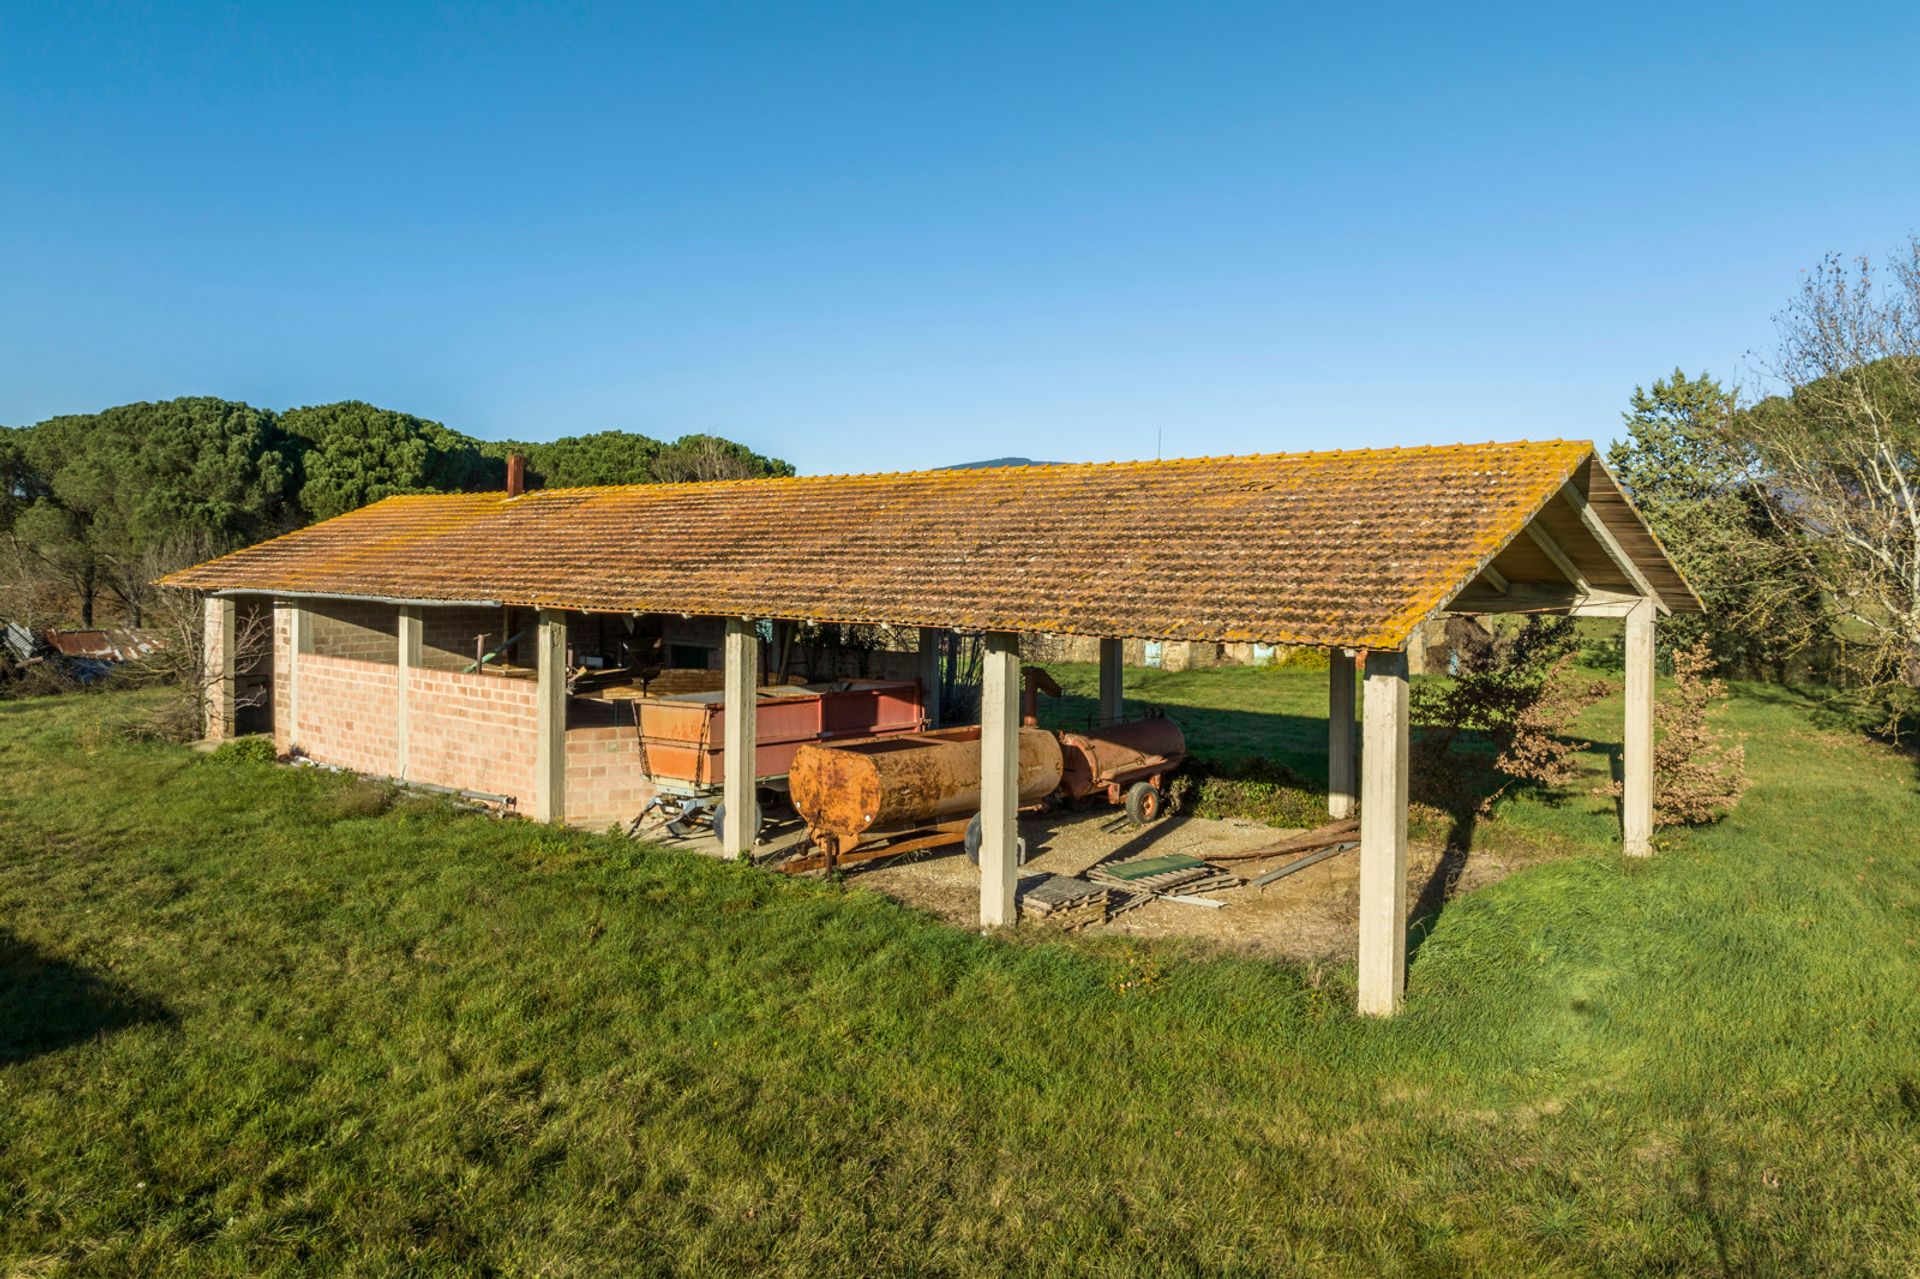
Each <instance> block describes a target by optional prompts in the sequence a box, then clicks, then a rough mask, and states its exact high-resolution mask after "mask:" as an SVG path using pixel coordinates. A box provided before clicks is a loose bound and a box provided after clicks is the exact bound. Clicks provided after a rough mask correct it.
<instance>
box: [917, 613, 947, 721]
mask: <svg viewBox="0 0 1920 1279" xmlns="http://www.w3.org/2000/svg"><path fill="white" fill-rule="evenodd" d="M946 647H947V632H945V631H936V630H934V629H933V628H932V627H931V626H922V627H921V628H920V695H921V697H922V698H923V699H924V700H925V703H926V712H927V727H928V728H938V727H940V657H941V654H943V653H944V652H945V651H946Z"/></svg>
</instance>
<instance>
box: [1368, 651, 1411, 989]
mask: <svg viewBox="0 0 1920 1279" xmlns="http://www.w3.org/2000/svg"><path fill="white" fill-rule="evenodd" d="M1362 713H1363V715H1364V716H1365V731H1366V742H1365V745H1364V746H1363V748H1362V749H1361V753H1360V761H1361V776H1360V997H1359V1006H1360V1011H1361V1012H1362V1013H1363V1014H1366V1015H1369V1016H1374V1017H1389V1016H1392V1015H1393V1014H1394V1013H1396V1012H1398V1011H1400V997H1401V994H1402V992H1403V991H1404V990H1405V989H1406V980H1407V734H1408V727H1407V655H1406V654H1405V653H1401V652H1370V653H1368V654H1367V693H1366V700H1365V702H1364V704H1363V708H1362Z"/></svg>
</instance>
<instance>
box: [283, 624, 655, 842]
mask: <svg viewBox="0 0 1920 1279" xmlns="http://www.w3.org/2000/svg"><path fill="white" fill-rule="evenodd" d="M428 615H429V616H431V615H432V614H431V611H429V614H428ZM489 616H491V617H492V618H495V619H497V618H498V616H499V614H498V613H497V612H492V613H490V614H489ZM470 620H478V619H468V618H462V619H459V622H458V625H465V624H467V623H468V622H469V621H470ZM496 625H497V622H496ZM273 642H274V669H275V672H276V674H277V675H280V676H282V678H276V679H275V680H274V687H273V712H274V714H273V724H274V744H275V746H276V747H277V748H278V749H279V750H281V751H282V752H285V751H287V750H289V749H291V748H292V747H293V746H295V745H298V746H299V747H300V749H301V752H302V753H303V754H305V755H306V756H307V757H308V758H310V759H313V760H316V761H318V762H320V763H323V764H333V765H336V766H338V767H341V768H349V769H352V770H353V771H355V772H360V773H369V774H373V775H375V776H380V777H391V776H393V775H394V774H395V773H396V772H397V771H398V759H397V751H398V732H399V729H398V725H399V705H398V701H397V698H398V696H399V688H398V682H397V681H398V676H399V673H400V672H399V669H398V668H397V667H395V666H392V665H388V664H386V663H381V662H360V661H353V660H351V659H347V658H340V657H328V656H325V655H323V654H318V653H301V654H298V655H295V654H294V653H293V651H292V650H293V624H292V610H291V609H290V608H288V607H286V606H285V605H282V606H281V607H280V608H279V609H277V610H276V612H275V617H274V636H273ZM466 660H467V661H472V660H473V659H472V658H471V657H468V658H466ZM290 664H291V666H292V668H293V670H294V671H295V672H297V674H296V675H295V678H297V679H298V680H299V681H300V695H299V699H298V700H299V704H300V726H299V728H298V730H297V731H296V730H295V729H294V727H293V724H292V719H291V710H292V701H293V699H292V698H291V697H290V695H289V693H290V684H291V681H290V680H288V679H286V678H284V675H285V673H286V672H287V671H288V669H289V665H290ZM407 689H408V697H407V770H406V771H407V776H406V779H407V780H408V781H415V782H425V783H428V784H430V785H434V786H451V787H455V788H458V789H460V790H474V791H485V792H487V793H488V794H493V795H506V796H510V797H511V798H512V799H513V800H514V801H515V807H516V808H517V809H518V811H520V812H523V813H524V812H529V811H531V810H532V807H533V796H534V785H535V777H536V773H537V770H538V751H539V740H538V711H537V707H536V701H537V698H538V686H537V685H536V683H535V681H533V680H529V679H508V678H503V677H502V676H499V675H468V674H464V673H462V672H458V671H442V670H425V669H420V668H415V669H413V670H411V671H409V672H407ZM576 711H578V712H580V718H584V719H587V720H588V721H589V722H588V723H586V724H583V725H576V726H574V727H570V728H569V729H568V730H567V741H566V751H567V796H566V809H567V820H568V822H569V823H571V824H573V825H576V826H586V827H592V828H596V829H598V828H603V827H605V826H607V825H609V824H613V823H619V824H621V825H625V824H626V823H627V822H628V821H630V820H631V819H632V818H633V817H634V815H635V814H637V813H638V812H639V811H640V809H641V808H642V807H643V806H644V805H645V804H646V802H647V800H648V798H650V797H651V795H652V794H653V788H652V787H651V786H650V785H648V784H647V783H646V781H645V780H644V777H643V775H642V773H641V771H640V749H639V742H638V738H637V735H636V734H635V732H634V729H633V725H632V723H631V722H629V721H627V720H625V719H623V718H615V717H614V716H613V715H612V714H599V715H595V714H593V713H591V712H590V711H582V710H581V708H580V707H576ZM626 713H627V714H631V712H630V711H628V712H626Z"/></svg>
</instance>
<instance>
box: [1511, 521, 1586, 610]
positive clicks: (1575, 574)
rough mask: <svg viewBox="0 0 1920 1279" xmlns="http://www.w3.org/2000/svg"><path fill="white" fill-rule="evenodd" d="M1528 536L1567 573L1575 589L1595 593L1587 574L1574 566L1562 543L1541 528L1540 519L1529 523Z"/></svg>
mask: <svg viewBox="0 0 1920 1279" xmlns="http://www.w3.org/2000/svg"><path fill="white" fill-rule="evenodd" d="M1527 536H1528V537H1530V538H1532V539H1533V544H1534V545H1535V546H1537V547H1539V548H1540V551H1541V553H1542V554H1543V555H1545V556H1546V557H1547V558H1548V559H1550V560H1552V561H1553V566H1554V567H1555V568H1557V569H1559V570H1560V571H1561V572H1562V573H1563V574H1565V575H1566V579H1567V581H1569V582H1571V583H1572V584H1573V589H1574V590H1575V591H1577V592H1579V593H1580V594H1581V595H1591V594H1592V593H1593V587H1592V585H1591V584H1589V583H1588V581H1587V575H1586V574H1585V573H1582V572H1581V571H1580V570H1579V569H1578V568H1577V567H1575V566H1574V562H1573V560H1572V559H1570V558H1569V557H1568V555H1567V553H1566V552H1565V551H1563V550H1561V549H1560V543H1558V542H1556V541H1554V540H1553V535H1552V534H1550V533H1548V532H1547V531H1546V530H1545V529H1543V528H1541V527H1540V525H1539V522H1538V521H1534V522H1531V523H1529V524H1528V525H1527Z"/></svg>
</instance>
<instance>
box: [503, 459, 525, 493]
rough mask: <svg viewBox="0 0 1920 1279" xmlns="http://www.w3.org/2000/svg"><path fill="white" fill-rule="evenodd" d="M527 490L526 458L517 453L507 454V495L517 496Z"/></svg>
mask: <svg viewBox="0 0 1920 1279" xmlns="http://www.w3.org/2000/svg"><path fill="white" fill-rule="evenodd" d="M526 491H527V459H526V458H524V457H521V456H520V455H519V454H518V453H509V454H507V496H508V497H519V496H520V495H521V494H522V493H524V492H526Z"/></svg>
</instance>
